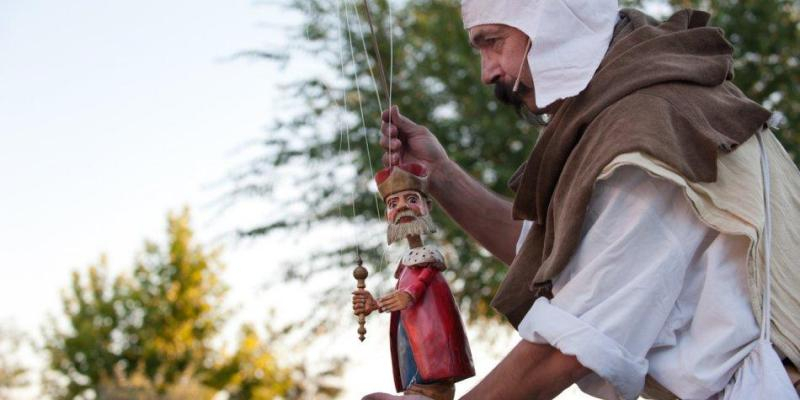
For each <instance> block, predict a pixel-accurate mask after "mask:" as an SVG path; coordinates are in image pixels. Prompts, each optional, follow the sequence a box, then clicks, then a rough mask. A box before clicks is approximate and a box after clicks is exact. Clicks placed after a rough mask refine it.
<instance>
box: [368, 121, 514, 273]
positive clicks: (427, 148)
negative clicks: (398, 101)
mask: <svg viewBox="0 0 800 400" xmlns="http://www.w3.org/2000/svg"><path fill="white" fill-rule="evenodd" d="M389 116H390V113H389V111H388V110H387V111H385V112H384V113H383V115H382V118H383V123H382V125H381V132H382V133H383V135H382V137H381V146H382V147H383V149H384V154H383V164H384V165H387V166H388V165H390V164H391V165H397V164H399V163H400V162H404V163H421V164H424V165H425V166H426V167H428V169H429V170H430V176H429V182H430V189H429V191H430V193H431V195H432V196H433V197H434V198H435V199H436V201H437V202H438V203H439V204H440V205H441V206H442V208H444V210H445V212H447V214H448V215H450V217H451V218H453V220H455V221H456V223H458V224H459V225H460V226H461V227H462V228H463V229H464V230H465V231H466V232H467V233H468V234H469V235H470V236H472V237H473V238H474V239H475V240H477V241H478V242H479V243H480V244H481V245H482V246H483V247H485V248H486V249H487V250H489V251H490V252H491V253H492V254H494V256H495V257H497V258H499V259H500V260H501V261H503V262H505V263H506V264H510V263H511V262H512V261H513V260H514V255H515V244H516V242H517V238H518V237H519V232H520V229H521V228H522V223H521V222H519V221H514V220H513V219H512V218H511V202H510V201H508V200H506V199H503V198H502V197H500V196H498V195H497V194H495V193H492V192H491V191H489V190H488V189H486V188H485V187H484V186H483V185H481V184H480V183H479V182H478V181H477V180H475V179H474V178H472V177H471V176H469V174H467V173H466V172H464V170H462V169H461V168H460V167H459V166H458V165H457V164H456V163H455V162H453V161H452V160H450V159H449V158H448V157H447V153H446V152H445V150H444V148H443V147H442V145H441V144H440V143H439V141H438V139H436V136H434V135H433V134H432V133H431V132H430V131H429V130H428V129H427V128H425V127H424V126H422V125H418V124H416V123H414V122H413V121H411V120H410V119H408V118H406V117H405V116H403V115H402V114H400V112H399V110H398V109H397V107H392V108H391V123H389Z"/></svg>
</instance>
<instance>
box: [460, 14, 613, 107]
mask: <svg viewBox="0 0 800 400" xmlns="http://www.w3.org/2000/svg"><path fill="white" fill-rule="evenodd" d="M617 12H618V4H617V0H462V2H461V15H462V18H463V19H464V27H465V28H466V29H470V28H472V27H474V26H477V25H485V24H503V25H508V26H511V27H514V28H517V29H519V30H520V31H522V32H524V33H525V34H526V35H528V37H530V38H531V39H532V40H533V47H532V48H531V51H530V53H528V64H529V65H530V67H531V74H532V75H533V85H534V91H535V92H536V106H537V107H538V108H544V107H547V106H548V105H550V104H552V103H553V102H554V101H556V100H559V99H563V98H567V97H572V96H575V95H577V94H578V93H580V92H581V91H582V90H583V89H585V88H586V85H587V84H588V83H589V80H591V79H592V75H594V72H595V70H597V67H598V66H599V65H600V61H601V60H602V59H603V56H604V55H605V53H606V50H608V45H609V43H610V42H611V36H612V34H613V33H614V24H616V22H617Z"/></svg>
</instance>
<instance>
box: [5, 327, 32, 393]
mask: <svg viewBox="0 0 800 400" xmlns="http://www.w3.org/2000/svg"><path fill="white" fill-rule="evenodd" d="M22 345H23V337H22V335H21V334H20V332H18V331H17V330H16V329H13V328H12V327H10V326H5V325H0V400H3V399H10V398H11V391H12V390H13V389H19V388H22V387H24V386H26V385H27V384H28V381H27V379H26V375H27V373H28V370H27V368H25V367H24V366H23V364H22V362H21V361H20V358H19V352H20V350H21V349H22Z"/></svg>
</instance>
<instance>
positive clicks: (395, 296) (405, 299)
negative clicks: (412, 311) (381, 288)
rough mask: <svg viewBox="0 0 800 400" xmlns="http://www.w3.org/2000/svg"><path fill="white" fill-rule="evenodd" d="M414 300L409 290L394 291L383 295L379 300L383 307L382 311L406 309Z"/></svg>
mask: <svg viewBox="0 0 800 400" xmlns="http://www.w3.org/2000/svg"><path fill="white" fill-rule="evenodd" d="M413 301H414V298H412V297H411V295H410V294H408V292H404V291H394V292H392V293H389V294H387V295H386V296H383V297H381V298H380V300H378V305H379V306H380V308H381V312H392V311H400V310H405V309H406V308H408V307H409V306H410V305H411V303H412V302H413Z"/></svg>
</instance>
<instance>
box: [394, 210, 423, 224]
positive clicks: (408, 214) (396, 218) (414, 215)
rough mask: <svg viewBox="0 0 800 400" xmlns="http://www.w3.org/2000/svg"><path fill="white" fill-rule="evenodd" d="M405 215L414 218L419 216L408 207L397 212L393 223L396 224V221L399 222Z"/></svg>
mask: <svg viewBox="0 0 800 400" xmlns="http://www.w3.org/2000/svg"><path fill="white" fill-rule="evenodd" d="M404 217H412V218H415V219H416V218H417V214H415V213H414V212H413V211H411V210H408V209H406V210H402V211H400V212H398V213H397V214H396V215H395V216H394V221H392V223H394V224H396V223H397V221H399V220H400V218H404Z"/></svg>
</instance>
